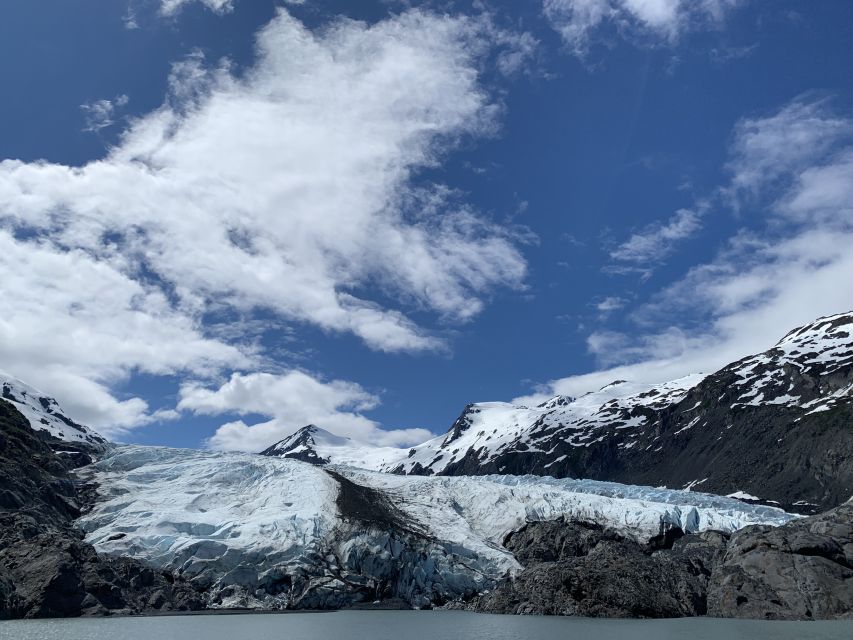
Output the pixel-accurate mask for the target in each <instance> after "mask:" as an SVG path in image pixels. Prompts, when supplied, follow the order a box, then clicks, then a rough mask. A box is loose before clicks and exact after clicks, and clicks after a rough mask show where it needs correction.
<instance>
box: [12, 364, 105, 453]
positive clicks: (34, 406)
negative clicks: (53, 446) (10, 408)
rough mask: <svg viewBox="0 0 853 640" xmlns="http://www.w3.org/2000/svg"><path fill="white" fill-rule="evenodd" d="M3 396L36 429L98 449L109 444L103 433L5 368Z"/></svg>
mask: <svg viewBox="0 0 853 640" xmlns="http://www.w3.org/2000/svg"><path fill="white" fill-rule="evenodd" d="M0 397H2V398H3V399H4V400H6V401H7V402H11V403H12V404H13V405H14V406H15V408H16V409H17V410H18V411H20V412H21V413H22V414H24V416H25V417H26V418H27V420H28V421H29V423H30V426H31V427H32V428H33V429H34V430H35V431H44V432H46V433H48V434H49V435H50V436H51V437H53V438H56V439H57V440H61V441H63V442H66V443H69V444H76V445H82V446H83V447H89V448H91V449H96V450H102V449H103V448H104V447H105V446H106V444H107V440H106V438H104V437H103V436H102V435H101V434H99V433H97V432H96V431H94V430H93V429H90V428H89V427H86V426H84V425H82V424H79V423H77V422H75V421H74V420H72V419H71V418H69V417H68V416H67V415H66V414H65V413H64V412H63V410H62V408H61V407H60V406H59V403H58V402H57V401H56V400H55V399H54V398H51V397H50V396H48V395H47V394H45V393H43V392H41V391H39V390H38V389H36V388H35V387H33V386H30V385H28V384H27V383H25V382H22V381H21V380H18V378H15V377H14V376H10V375H8V374H6V373H4V372H2V371H0Z"/></svg>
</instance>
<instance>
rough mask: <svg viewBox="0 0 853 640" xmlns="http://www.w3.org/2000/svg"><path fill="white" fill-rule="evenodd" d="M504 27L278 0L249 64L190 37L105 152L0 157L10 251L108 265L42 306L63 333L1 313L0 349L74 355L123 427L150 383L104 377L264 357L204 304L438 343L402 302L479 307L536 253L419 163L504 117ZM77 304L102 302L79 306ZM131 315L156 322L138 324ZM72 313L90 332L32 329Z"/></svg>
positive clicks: (1, 209) (137, 413)
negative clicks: (313, 16)
mask: <svg viewBox="0 0 853 640" xmlns="http://www.w3.org/2000/svg"><path fill="white" fill-rule="evenodd" d="M170 6H177V5H170ZM217 6H219V7H220V8H224V7H225V6H226V5H225V4H224V3H219V4H218V5H217ZM495 32H496V27H495V26H494V25H493V24H492V23H491V22H490V21H489V19H488V18H486V17H479V18H470V17H453V16H447V15H434V14H431V13H426V12H422V11H408V12H406V13H404V14H402V15H399V16H393V17H389V18H388V19H386V20H384V21H382V22H379V23H377V24H374V25H366V24H364V23H361V22H354V21H349V20H342V21H339V22H337V23H334V24H331V25H328V26H327V27H326V28H324V30H323V31H322V32H321V33H319V34H314V33H312V32H310V31H308V30H306V29H305V28H304V27H303V25H302V24H301V23H300V22H298V21H297V20H295V19H294V18H292V17H291V16H290V15H288V14H287V13H286V12H284V11H281V12H280V13H279V14H277V16H276V17H275V18H274V19H273V20H272V21H271V22H270V23H269V24H268V25H267V26H266V27H264V28H263V29H262V30H261V31H260V32H259V33H258V35H257V62H256V64H255V65H254V66H253V67H252V68H251V69H248V70H246V71H245V72H244V73H242V74H241V75H240V76H237V75H234V74H233V73H232V72H231V70H230V66H229V63H228V61H221V62H219V63H218V64H217V65H215V66H212V67H211V66H205V63H204V60H203V58H202V57H201V56H200V55H199V54H194V55H192V56H190V57H189V58H188V59H187V60H185V61H183V62H181V63H179V64H177V65H175V68H174V72H173V75H172V78H171V87H172V90H171V93H170V95H169V97H168V99H167V101H166V102H165V104H164V105H163V106H162V107H161V108H159V109H157V110H156V111H154V112H152V113H150V114H148V115H146V116H143V117H141V118H139V119H137V120H135V121H133V122H132V123H131V125H130V126H129V128H128V129H127V130H126V131H125V133H124V135H123V136H122V138H121V141H120V143H119V144H118V145H117V146H115V147H114V148H113V149H111V150H110V152H109V154H108V155H107V156H106V157H104V158H103V159H101V160H97V161H93V162H90V163H88V164H85V165H84V166H81V167H70V166H64V165H60V164H54V163H49V162H36V163H26V162H21V161H16V160H5V161H3V162H0V224H2V226H3V227H4V228H6V229H9V230H11V231H13V233H14V234H15V236H16V237H17V239H16V240H12V239H11V238H12V236H10V235H9V234H6V236H4V237H5V238H6V242H8V243H9V244H10V245H12V246H14V248H15V251H16V252H17V254H19V257H18V260H19V261H26V260H34V259H36V258H38V259H41V258H43V257H44V256H45V255H49V256H50V257H51V258H52V259H53V260H54V261H55V262H56V263H57V264H55V265H54V266H53V271H52V272H51V273H52V275H51V276H49V277H47V276H46V279H48V280H50V279H53V280H54V281H55V280H58V279H60V278H62V274H63V273H65V272H64V271H63V268H64V267H63V266H62V265H61V264H59V263H60V262H61V261H63V260H68V261H72V260H77V261H79V262H80V263H81V264H85V265H86V269H87V270H89V271H92V272H94V273H95V274H97V275H98V276H100V277H101V278H102V279H106V280H107V281H108V282H109V283H110V284H103V285H102V286H103V287H104V289H105V295H104V296H103V297H102V298H98V297H97V295H96V292H94V290H91V291H90V289H91V287H97V286H100V285H98V283H99V282H100V281H99V280H97V279H96V280H95V281H93V283H89V282H84V281H82V280H80V279H75V278H72V279H71V280H70V281H68V282H66V283H65V284H63V285H62V287H61V292H62V294H63V297H62V298H61V297H60V296H59V295H58V294H57V300H56V303H55V304H54V305H53V306H51V307H46V308H45V309H48V310H49V313H50V314H52V315H53V316H55V317H54V318H52V319H50V321H51V322H53V323H54V324H53V325H51V326H52V327H54V325H55V327H54V328H53V329H51V331H55V332H56V333H55V334H53V333H49V332H48V333H47V334H46V333H45V331H47V329H45V330H42V329H41V328H42V327H43V323H44V322H47V320H39V321H38V322H35V323H34V324H33V325H29V324H28V322H27V318H29V317H31V316H32V315H33V314H34V313H35V312H32V311H28V312H27V313H28V314H29V315H26V314H23V312H21V313H16V314H15V315H14V316H11V317H8V316H7V317H6V318H4V320H5V321H6V325H5V326H6V331H8V332H10V333H8V334H6V335H7V336H11V335H12V333H11V332H15V340H17V341H18V346H16V347H14V355H15V360H14V362H12V363H8V362H4V363H3V366H4V367H5V368H7V369H8V370H10V371H12V372H14V373H16V374H17V375H19V376H20V377H25V376H26V375H27V372H34V373H37V372H36V367H35V366H32V367H29V368H27V369H21V368H16V367H19V366H20V365H19V364H16V363H26V362H27V361H28V357H29V356H28V354H30V355H31V356H32V358H31V360H32V362H34V363H35V362H42V363H44V364H47V365H50V366H53V367H55V368H56V369H57V370H59V368H60V367H63V366H67V365H68V363H69V362H74V363H76V364H75V367H76V369H75V371H77V372H78V373H77V374H76V375H78V376H79V381H80V384H82V381H88V382H90V383H93V384H97V385H99V386H98V388H99V389H100V391H101V392H103V394H106V395H105V396H104V398H103V399H104V401H103V402H101V401H98V402H95V401H94V400H93V401H92V402H90V403H89V405H87V406H86V407H85V411H83V413H81V414H80V417H81V418H84V419H87V420H90V421H91V422H92V423H94V424H95V425H104V424H107V423H109V421H111V420H112V421H115V423H116V424H123V425H132V424H138V423H140V422H142V421H144V420H145V419H146V418H145V416H146V415H147V414H146V413H145V411H146V409H145V408H144V407H143V405H142V404H140V403H141V401H139V400H133V401H127V402H131V404H132V406H131V405H130V404H123V405H121V406H123V407H125V409H126V410H127V412H128V414H129V415H124V414H123V413H122V411H123V410H122V411H120V410H119V409H118V404H121V403H120V402H119V401H118V400H115V399H113V404H112V405H111V407H112V408H110V407H107V404H109V403H107V402H106V399H105V398H106V397H109V393H108V388H109V385H110V384H111V382H114V381H116V380H123V379H125V378H126V377H127V376H128V375H132V373H133V372H135V371H145V372H152V373H155V374H159V373H171V372H173V371H175V370H176V369H184V370H190V371H194V370H196V369H198V368H204V367H207V366H208V365H209V366H210V369H211V370H212V372H215V371H217V370H223V369H224V370H231V369H236V368H239V367H247V366H250V365H251V364H252V363H251V362H247V358H250V359H251V357H252V354H251V353H250V351H251V350H247V349H246V348H244V347H243V346H242V345H234V344H231V345H226V344H224V343H221V342H219V341H217V340H213V339H210V338H206V337H205V331H206V328H205V327H203V326H202V325H201V322H200V320H201V318H203V317H204V316H205V313H206V312H208V311H211V310H220V309H223V308H224V309H228V310H231V311H232V312H234V313H236V314H239V315H242V316H249V317H251V314H252V313H253V312H254V311H255V310H258V309H261V310H264V311H272V312H273V314H274V315H275V318H277V320H273V321H272V322H271V323H270V327H271V328H275V324H276V322H278V324H279V326H281V327H283V328H286V327H287V325H288V324H289V323H292V322H303V323H309V324H311V325H314V326H316V327H319V328H320V329H322V330H324V331H327V332H331V333H352V334H354V335H356V336H358V337H359V338H361V339H362V340H363V341H364V342H365V343H366V344H367V345H369V346H370V347H372V348H374V349H378V350H384V351H418V350H431V349H437V348H442V346H443V345H442V342H441V341H440V340H439V339H437V338H436V337H435V335H434V334H433V332H432V331H430V330H429V329H426V328H424V327H422V326H419V325H417V324H415V323H414V322H413V321H412V320H411V319H410V318H409V317H407V315H405V311H406V310H409V309H414V310H417V311H418V312H420V313H421V317H425V315H424V313H423V312H432V314H433V315H434V316H435V317H437V318H440V319H442V320H443V321H448V322H462V321H466V320H468V319H470V318H472V317H473V316H474V315H476V314H477V313H478V312H479V311H480V309H481V308H482V306H483V304H484V299H485V298H486V297H487V296H488V295H490V293H491V292H492V291H493V290H494V288H495V287H499V286H508V287H520V286H521V285H522V282H523V279H524V277H525V272H526V264H525V261H524V259H523V258H522V256H521V254H520V253H519V251H518V250H517V248H516V241H517V238H516V237H515V236H514V234H513V232H512V231H511V230H508V229H506V228H503V227H500V226H498V225H496V224H494V223H492V222H490V221H489V220H488V219H486V218H484V217H482V216H481V215H480V214H479V213H478V212H476V211H474V210H472V209H471V208H470V207H468V206H467V205H466V204H465V203H464V202H462V201H461V199H460V197H459V196H458V195H457V194H455V193H454V192H453V191H452V190H451V189H448V188H446V187H444V186H442V185H432V184H426V183H423V182H422V181H421V182H418V181H417V178H418V172H419V170H421V169H423V168H427V167H435V166H437V165H438V164H439V163H440V162H441V160H442V158H443V157H444V155H445V154H446V153H447V152H448V150H450V149H452V148H453V147H454V146H455V145H456V144H457V143H458V142H459V141H460V140H462V139H464V138H466V137H472V136H480V135H484V134H485V135H488V134H491V133H493V132H494V131H495V130H496V126H497V125H496V122H497V117H498V115H499V113H500V107H499V106H498V105H497V104H496V103H495V102H494V101H493V100H492V99H491V97H490V95H491V94H490V91H489V90H488V89H487V88H486V87H484V86H483V84H482V83H481V70H482V69H483V68H484V66H485V65H500V64H501V63H500V56H501V55H503V54H504V53H510V52H512V51H513V47H514V46H515V44H516V43H517V40H516V39H514V38H512V37H510V36H509V35H507V36H506V37H504V38H503V40H501V38H496V37H495ZM495 42H498V44H497V45H495ZM496 47H497V50H496ZM48 239H49V240H48ZM17 276H18V278H19V279H20V286H19V287H18V290H16V291H15V292H14V293H13V292H11V291H8V292H7V291H6V290H5V289H4V294H5V295H4V301H3V302H4V304H5V305H6V306H7V308H9V309H11V310H13V311H14V310H15V309H16V308H19V307H21V300H23V301H24V302H26V303H27V304H30V305H31V306H35V305H36V303H37V301H38V296H39V292H40V290H41V288H42V287H45V286H47V284H46V283H45V282H42V281H41V280H39V279H38V278H36V277H35V276H33V275H32V274H31V273H30V272H29V271H27V270H19V272H18V274H17ZM28 278H29V280H28ZM113 280H114V281H115V282H117V283H118V284H117V285H116V289H115V290H114V291H113V290H110V287H111V286H112V284H111V283H112V282H113ZM60 298H61V299H60ZM62 301H64V303H65V306H62V305H61V304H60V302H62ZM380 301H381V302H380ZM81 304H82V305H83V307H84V308H88V306H89V305H92V308H93V309H96V310H97V311H93V312H92V313H91V314H87V315H86V316H85V317H79V315H78V314H77V313H76V312H75V311H74V310H75V309H77V308H78V306H79V305H81ZM152 310H153V311H152ZM43 313H45V314H46V315H47V313H48V312H47V311H44V312H43ZM93 318H94V319H95V320H96V322H95V323H94V325H93V326H92V327H91V329H88V328H86V327H82V328H81V326H80V325H81V324H84V323H88V322H92V320H93ZM128 318H133V319H134V320H138V321H139V322H142V321H143V320H144V322H142V325H143V326H137V325H134V324H133V323H131V324H130V325H129V328H128V327H127V326H125V323H126V322H127V321H128ZM140 318H141V319H142V320H140ZM13 319H14V323H13V322H12V320H13ZM30 326H32V327H34V328H33V330H32V331H31V335H20V334H21V333H26V332H28V331H30ZM173 327H174V328H175V334H174V335H162V334H163V332H167V329H169V328H173ZM131 330H133V331H135V333H134V332H133V331H131ZM77 332H80V334H79V335H83V336H85V338H86V340H88V341H89V342H86V340H84V341H83V342H81V345H85V347H82V346H81V348H79V349H72V348H70V347H69V346H68V345H64V346H62V347H61V348H59V347H57V346H52V347H51V348H49V349H45V348H44V345H42V344H40V342H39V341H40V339H47V338H44V336H45V335H48V336H50V338H49V339H51V340H56V341H59V340H61V337H62V336H68V335H78V333H77ZM128 332H130V333H128ZM101 335H103V336H105V337H104V341H105V342H104V341H101V339H100V337H99V338H98V339H97V340H96V339H95V336H101ZM218 335H224V334H221V333H220V334H218ZM112 337H114V338H115V344H114V345H113V344H112V343H111V342H110V341H111V339H112ZM11 342H13V340H11V339H10V340H4V343H6V344H10V343H11ZM102 345H106V346H102ZM172 348H174V352H173V353H172V355H170V356H169V357H168V358H166V359H165V360H164V358H165V356H164V355H163V353H164V352H170V349H172ZM6 349H7V352H8V351H9V350H10V349H12V348H11V347H6ZM247 354H248V355H247ZM252 362H256V361H255V360H253V361H252ZM217 367H218V368H219V369H217ZM45 375H46V374H45ZM29 381H31V382H32V383H33V384H36V385H38V386H41V387H44V388H45V389H46V390H55V391H54V392H55V393H56V394H57V395H58V396H60V399H61V400H63V401H64V402H65V403H66V404H67V403H68V402H69V400H71V398H72V396H74V395H75V394H76V389H77V387H73V385H72V386H70V387H67V388H64V387H57V386H56V385H53V384H51V383H50V381H46V379H45V378H44V377H41V376H40V375H35V376H31V377H30V378H29ZM72 387H73V389H72ZM103 394H102V395H103ZM74 401H77V402H80V403H81V408H83V407H82V405H83V404H85V402H86V401H85V400H84V399H83V396H82V395H80V396H79V397H77V400H74ZM116 403H118V404H116ZM131 409H132V410H131Z"/></svg>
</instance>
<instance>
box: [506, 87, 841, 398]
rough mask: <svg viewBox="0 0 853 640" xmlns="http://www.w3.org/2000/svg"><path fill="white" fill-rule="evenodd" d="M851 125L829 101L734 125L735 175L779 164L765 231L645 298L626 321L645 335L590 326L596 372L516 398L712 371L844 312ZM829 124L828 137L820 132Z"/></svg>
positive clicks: (756, 177)
mask: <svg viewBox="0 0 853 640" xmlns="http://www.w3.org/2000/svg"><path fill="white" fill-rule="evenodd" d="M795 113H796V114H799V115H800V117H799V118H796V117H792V114H795ZM780 122H785V123H786V124H787V127H786V128H785V131H778V133H779V134H780V135H773V136H770V135H768V136H762V137H763V140H762V142H761V143H760V144H756V145H753V144H752V142H754V141H755V138H754V136H755V135H756V132H768V131H775V130H776V129H775V127H776V125H778V123H780ZM851 126H853V118H844V117H841V116H838V115H836V114H833V113H832V112H830V111H829V109H828V106H827V104H826V103H812V104H810V105H804V104H802V103H799V102H795V103H793V104H791V105H788V106H786V107H785V108H783V109H782V110H780V111H779V112H778V113H776V114H773V115H771V116H768V117H767V118H766V119H763V120H762V119H756V120H753V121H750V126H746V127H744V126H739V127H738V128H737V130H736V133H735V139H734V140H733V144H732V154H733V160H732V166H735V167H737V169H736V170H735V171H734V173H733V179H732V182H733V183H734V184H736V185H738V186H739V187H740V186H741V185H750V189H751V188H752V185H757V184H758V183H759V181H760V180H763V178H760V176H762V173H761V172H762V169H764V168H765V167H766V158H767V157H770V158H776V159H779V162H780V165H781V167H782V168H783V169H782V170H780V172H779V173H776V174H774V175H772V176H771V180H772V181H773V184H774V185H775V186H776V188H777V190H774V191H772V192H768V194H767V198H769V204H768V205H767V207H766V209H767V211H768V216H769V218H768V219H767V220H766V222H765V226H764V228H763V229H761V230H747V229H742V230H740V231H739V232H738V233H737V234H736V235H735V236H734V237H732V238H731V239H730V240H729V241H728V242H727V243H726V245H725V246H724V248H723V249H722V250H721V251H720V252H719V254H718V256H717V257H716V258H715V259H714V260H713V261H711V262H709V263H706V264H701V265H698V266H695V267H693V268H692V269H690V271H689V272H688V273H687V274H686V275H685V276H684V277H683V278H682V279H681V280H679V281H677V282H675V283H674V284H672V285H671V286H669V287H667V288H666V289H664V290H663V291H661V292H659V293H658V294H657V295H656V296H655V298H654V299H653V300H652V301H651V302H649V303H647V304H646V305H644V306H643V307H642V308H641V310H640V312H639V313H638V314H637V315H636V316H635V319H636V320H638V321H639V326H640V327H641V328H642V327H647V329H646V332H645V333H640V334H639V335H638V336H628V335H626V334H623V333H616V332H606V331H598V332H595V333H593V334H592V335H591V336H590V337H589V340H588V345H589V349H590V351H591V352H592V353H593V354H595V355H596V356H597V357H598V359H599V363H600V364H601V366H602V367H604V369H603V370H601V371H597V372H594V373H591V374H587V375H578V376H570V377H567V378H563V379H559V380H553V381H551V382H549V383H547V384H545V385H543V386H542V387H541V388H540V389H538V390H537V392H536V393H535V394H534V395H533V396H530V397H526V398H519V401H523V402H534V401H536V400H537V399H538V398H545V397H549V396H551V395H554V394H555V393H564V394H568V395H577V394H579V393H584V392H586V391H589V390H592V389H596V388H598V387H600V386H602V385H603V384H606V383H608V382H611V381H612V380H614V379H633V380H642V381H646V382H660V381H663V380H667V379H673V378H677V377H680V376H683V375H686V374H688V373H692V372H705V373H710V372H713V371H714V370H716V369H718V368H719V367H721V366H723V365H725V364H727V363H729V362H732V361H734V360H737V359H739V358H741V357H743V356H745V355H748V354H751V353H757V352H761V351H764V350H765V349H768V348H769V347H771V346H773V344H775V342H776V341H777V340H779V339H781V338H782V337H783V336H784V335H785V334H786V333H787V332H788V331H789V330H791V329H792V328H794V327H796V326H798V325H802V324H805V323H808V322H810V321H812V320H814V319H815V318H817V317H820V316H824V315H830V314H833V313H838V312H842V311H848V310H851V309H853V284H851V283H853V251H851V247H853V187H851V185H853V144H851V140H850V139H849V134H848V132H849V130H850V127H851ZM827 129H831V130H833V131H835V132H836V135H835V136H834V137H832V136H830V137H829V138H827V137H826V136H827V135H828V134H827ZM791 136H793V139H792V137H791ZM771 140H775V144H774V143H771V142H770V141H771ZM793 140H800V141H811V142H813V143H815V144H816V145H817V147H818V148H819V149H820V150H821V151H822V153H821V152H819V151H815V150H814V149H813V148H812V149H810V150H808V151H807V152H803V151H801V150H791V149H790V148H789V147H790V145H791V144H792V142H793ZM758 148H761V149H763V153H759V152H758V151H757V149H758ZM744 149H751V150H752V151H751V152H750V153H745V152H744ZM753 152H754V153H753ZM777 166H778V165H777ZM767 171H776V169H774V168H767ZM764 175H766V174H764ZM742 176H749V178H748V179H746V180H744V179H741V177H742ZM783 176H784V177H785V179H784V180H783V179H782V178H783ZM761 188H764V186H763V185H762V186H761ZM760 209H761V210H764V209H765V207H764V206H762V207H760ZM654 327H658V328H657V329H654Z"/></svg>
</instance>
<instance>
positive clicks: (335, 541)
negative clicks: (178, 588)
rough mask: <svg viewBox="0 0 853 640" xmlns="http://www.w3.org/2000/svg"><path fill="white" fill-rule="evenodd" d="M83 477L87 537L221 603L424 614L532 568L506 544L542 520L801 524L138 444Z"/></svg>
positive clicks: (559, 482)
mask: <svg viewBox="0 0 853 640" xmlns="http://www.w3.org/2000/svg"><path fill="white" fill-rule="evenodd" d="M79 473H80V474H81V476H82V478H83V479H84V480H86V481H87V482H91V483H94V484H96V485H97V486H98V491H99V493H100V497H99V499H98V500H97V501H96V502H95V503H94V505H93V506H92V508H91V510H90V511H89V512H88V513H86V514H85V515H84V516H82V517H81V519H80V520H79V524H80V526H81V527H82V528H83V530H84V531H85V534H86V541H87V542H89V543H91V544H92V545H93V546H94V547H95V548H96V549H97V550H98V551H99V552H101V553H105V554H109V555H116V556H118V555H126V556H131V557H134V558H138V559H140V560H144V561H146V562H149V563H151V564H152V565H153V566H155V567H157V568H159V569H161V570H163V571H167V572H172V573H175V574H178V575H181V576H183V577H184V578H186V579H189V580H191V581H192V582H193V583H194V584H195V585H196V586H198V587H199V588H201V589H203V590H204V592H205V596H206V597H207V598H208V600H209V606H212V607H238V606H239V607H262V608H271V609H276V608H330V607H338V606H346V605H347V604H352V603H353V602H354V601H359V600H361V601H368V602H372V601H374V600H378V599H387V598H398V599H400V600H403V601H405V602H406V603H408V604H410V605H413V606H416V607H422V606H430V605H434V604H441V603H444V602H447V601H450V600H453V599H457V598H463V597H468V596H471V595H475V594H477V593H480V592H483V591H484V590H488V589H490V588H493V587H494V585H495V584H496V583H497V581H498V580H500V579H501V578H502V577H504V576H506V575H512V574H514V573H515V572H517V571H518V570H519V569H520V566H519V564H518V562H517V561H516V560H515V558H514V557H513V555H512V554H511V553H510V552H509V551H507V550H506V549H505V548H504V547H503V546H502V542H503V540H504V538H505V536H506V535H507V534H508V533H509V532H511V531H514V530H516V529H518V528H519V527H521V526H523V525H524V524H525V523H526V522H529V521H535V520H552V519H557V518H560V517H565V518H572V519H580V520H586V521H593V522H596V523H599V524H602V525H605V526H609V527H612V528H614V529H617V530H618V531H620V532H622V533H623V534H624V535H627V536H629V537H631V538H633V539H635V540H638V541H644V540H648V539H649V538H650V537H651V536H654V535H657V534H659V533H660V532H661V531H663V530H665V529H667V528H669V527H673V526H678V527H680V528H682V529H683V530H684V531H686V532H696V531H702V530H705V529H720V530H724V531H734V530H736V529H739V528H741V527H743V526H746V525H750V524H772V525H780V524H783V523H785V522H788V521H789V520H791V519H794V518H795V517H796V516H793V515H791V514H788V513H785V512H784V511H782V510H780V509H776V508H773V507H766V506H757V505H748V504H744V503H743V502H740V501H738V500H734V499H731V498H724V497H720V496H715V495H708V494H702V493H697V492H686V491H676V490H668V489H654V488H649V487H632V486H627V485H619V484H616V483H609V482H595V481H589V480H572V479H553V478H542V477H532V476H478V477H464V476H457V477H449V476H429V477H424V476H400V475H389V474H384V473H379V472H373V471H366V470H363V469H355V468H352V467H345V466H330V467H319V466H315V465H312V464H309V463H305V462H301V461H298V460H292V459H283V458H276V457H265V456H258V455H252V454H238V453H216V452H210V451H199V450H189V449H169V448H163V447H144V446H137V445H129V446H116V447H114V448H112V449H111V450H109V451H107V452H106V453H105V454H104V456H103V457H102V459H100V460H99V461H97V462H95V463H94V464H92V465H89V466H88V467H85V468H84V469H81V470H80V472H79ZM345 490H346V491H348V492H349V493H350V494H351V493H352V492H353V491H355V492H356V494H358V493H359V492H366V494H365V496H366V497H364V502H365V504H366V508H367V509H368V510H371V508H372V507H376V509H375V510H376V511H378V512H379V513H380V516H379V517H376V516H375V514H368V515H363V514H362V513H361V512H359V511H358V508H354V507H353V506H352V505H348V504H347V503H346V500H342V499H341V498H342V496H344V494H345ZM348 495H349V494H348ZM364 506H365V505H362V507H364ZM383 514H386V515H383Z"/></svg>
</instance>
